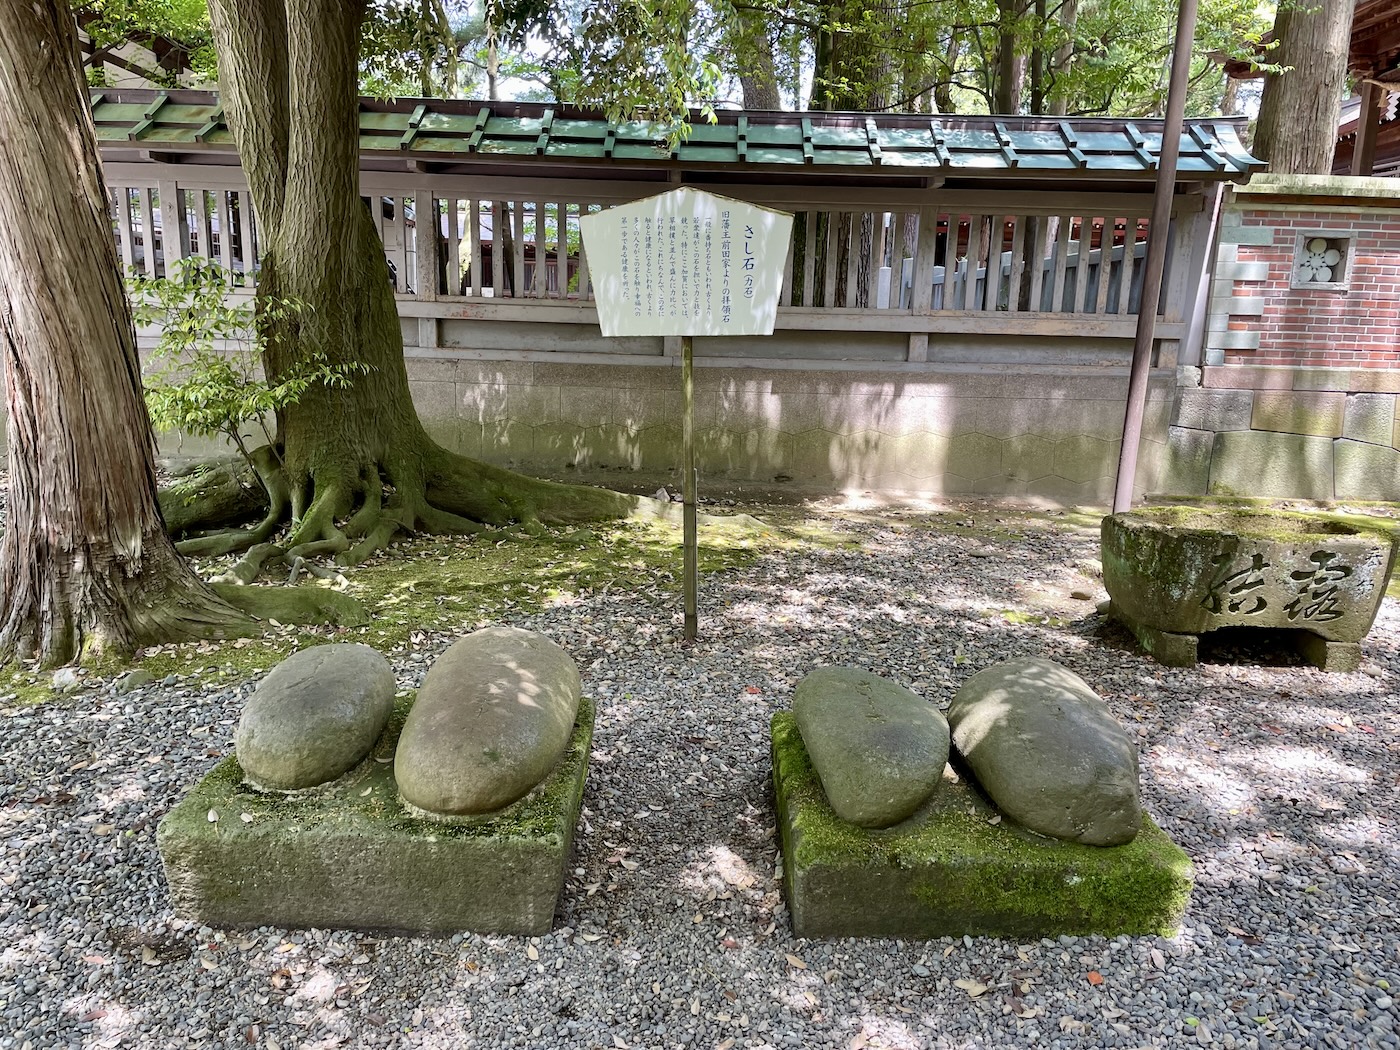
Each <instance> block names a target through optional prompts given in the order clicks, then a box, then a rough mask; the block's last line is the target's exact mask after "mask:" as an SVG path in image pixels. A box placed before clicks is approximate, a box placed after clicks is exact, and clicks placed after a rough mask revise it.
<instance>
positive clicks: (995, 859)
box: [772, 712, 1192, 937]
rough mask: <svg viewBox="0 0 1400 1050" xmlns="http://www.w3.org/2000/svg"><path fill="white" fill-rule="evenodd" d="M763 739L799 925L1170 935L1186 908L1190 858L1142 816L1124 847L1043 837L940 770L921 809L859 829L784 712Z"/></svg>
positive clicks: (812, 933) (872, 931)
mask: <svg viewBox="0 0 1400 1050" xmlns="http://www.w3.org/2000/svg"><path fill="white" fill-rule="evenodd" d="M772 741H773V770H774V785H775V789H776V793H777V798H778V808H779V826H780V828H781V831H782V840H783V863H784V872H785V876H786V883H787V891H788V903H789V907H790V909H791V911H792V915H793V924H794V928H795V930H794V932H796V933H797V934H798V935H799V936H806V937H853V936H854V937H859V936H890V937H896V936H898V937H911V936H917V937H936V936H959V935H962V934H991V935H994V936H1053V935H1058V934H1086V933H1101V934H1105V935H1116V934H1124V933H1126V934H1149V933H1164V934H1169V933H1171V932H1172V931H1173V930H1174V929H1175V928H1176V927H1177V926H1178V925H1179V923H1180V921H1181V917H1182V915H1183V914H1184V912H1185V909H1186V905H1187V902H1188V899H1189V896H1190V891H1191V882H1192V869H1191V863H1190V860H1189V859H1188V858H1187V856H1186V854H1185V853H1184V852H1182V850H1181V849H1180V848H1179V847H1177V846H1176V845H1175V844H1173V843H1172V842H1171V840H1170V839H1168V838H1167V837H1166V835H1165V834H1164V833H1163V832H1162V831H1161V830H1160V829H1159V828H1158V827H1157V826H1156V825H1155V824H1153V823H1152V821H1151V820H1150V819H1148V818H1147V817H1146V816H1144V818H1143V827H1142V831H1141V832H1139V834H1138V836H1137V838H1136V839H1134V840H1133V842H1131V843H1129V844H1127V845H1125V846H1115V847H1112V848H1101V847H1094V846H1085V845H1081V844H1079V843H1074V842H1063V841H1059V840H1056V839H1047V838H1043V837H1041V836H1038V835H1034V834H1032V833H1031V832H1028V831H1025V830H1023V829H1021V828H1018V827H1016V826H1015V825H1014V824H1012V823H1011V822H1009V821H1006V820H1002V821H1000V822H999V823H997V824H993V823H992V820H993V819H995V818H996V817H997V813H996V810H995V809H994V808H993V807H992V806H991V805H990V804H989V803H988V802H987V801H986V800H985V799H983V798H982V797H981V796H980V795H979V794H978V793H977V792H976V790H975V789H973V788H972V787H971V786H970V784H969V783H968V782H967V779H966V778H965V777H959V778H958V779H957V780H951V779H948V778H946V777H945V782H944V784H943V785H942V786H941V787H940V788H939V789H938V791H937V792H936V793H935V795H934V797H933V799H932V800H930V803H929V804H928V805H927V806H926V807H925V808H924V809H923V810H922V811H921V812H920V813H918V814H916V815H915V816H914V817H911V818H910V819H909V820H907V821H905V822H904V823H902V824H898V825H896V826H895V827H893V828H888V829H884V830H881V831H867V830H865V829H862V828H859V827H856V826H855V825H853V824H849V823H847V822H845V821H843V820H841V819H840V818H839V817H837V816H836V814H835V813H834V812H832V810H831V807H830V806H829V805H828V804H827V802H826V797H825V795H824V794H823V793H822V788H821V782H820V781H819V780H818V778H817V776H816V773H815V771H814V770H813V769H812V765H811V762H810V760H809V759H808V757H807V752H806V749H805V748H804V747H803V745H802V739H801V735H800V734H799V733H798V731H797V725H796V721H795V720H794V719H793V717H792V716H791V715H790V714H788V713H786V712H783V713H779V714H777V715H775V716H774V718H773V723H772Z"/></svg>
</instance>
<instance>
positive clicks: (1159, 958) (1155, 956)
mask: <svg viewBox="0 0 1400 1050" xmlns="http://www.w3.org/2000/svg"><path fill="white" fill-rule="evenodd" d="M1147 954H1148V956H1149V957H1150V958H1151V959H1152V965H1153V966H1155V967H1157V969H1159V970H1165V969H1166V968H1167V957H1166V956H1165V955H1163V954H1162V949H1161V948H1153V949H1152V950H1151V951H1150V952H1148V953H1147Z"/></svg>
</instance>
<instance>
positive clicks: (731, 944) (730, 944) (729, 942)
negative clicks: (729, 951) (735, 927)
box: [720, 937, 739, 948]
mask: <svg viewBox="0 0 1400 1050" xmlns="http://www.w3.org/2000/svg"><path fill="white" fill-rule="evenodd" d="M720 944H722V945H724V946H725V947H726V948H737V947H739V942H738V941H736V940H735V939H734V938H733V937H726V938H725V939H724V940H722V941H720Z"/></svg>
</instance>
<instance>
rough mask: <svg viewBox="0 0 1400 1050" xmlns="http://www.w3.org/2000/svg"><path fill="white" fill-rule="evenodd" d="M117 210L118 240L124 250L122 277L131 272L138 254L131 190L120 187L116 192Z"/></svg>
mask: <svg viewBox="0 0 1400 1050" xmlns="http://www.w3.org/2000/svg"><path fill="white" fill-rule="evenodd" d="M115 196H116V208H117V239H118V240H119V241H120V242H121V249H122V276H123V277H125V276H126V275H127V274H129V273H130V272H131V267H132V266H133V265H134V264H135V262H136V252H135V245H134V240H135V238H134V237H133V235H132V231H131V190H129V189H128V188H127V187H125V186H118V187H117V189H116V191H115Z"/></svg>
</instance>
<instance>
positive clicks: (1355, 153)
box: [1351, 80, 1385, 175]
mask: <svg viewBox="0 0 1400 1050" xmlns="http://www.w3.org/2000/svg"><path fill="white" fill-rule="evenodd" d="M1383 98H1385V93H1384V92H1383V91H1381V89H1380V87H1379V86H1378V85H1377V84H1376V83H1375V81H1372V80H1367V81H1365V82H1364V83H1362V85H1361V109H1360V110H1359V111H1358V112H1357V114H1356V144H1355V145H1354V146H1353V147H1352V154H1351V173H1352V174H1353V175H1370V174H1371V173H1372V172H1373V171H1375V170H1376V139H1377V138H1378V137H1379V136H1380V133H1381V100H1382V99H1383Z"/></svg>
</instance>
